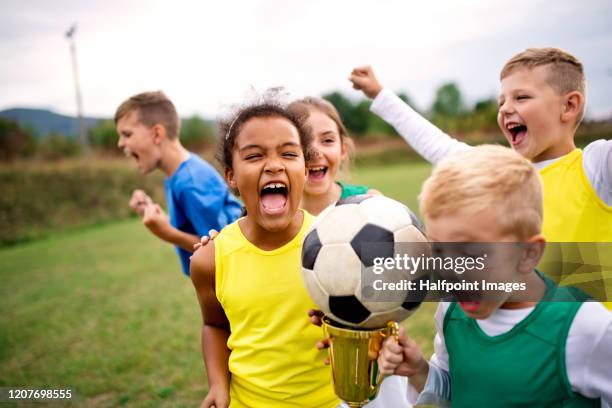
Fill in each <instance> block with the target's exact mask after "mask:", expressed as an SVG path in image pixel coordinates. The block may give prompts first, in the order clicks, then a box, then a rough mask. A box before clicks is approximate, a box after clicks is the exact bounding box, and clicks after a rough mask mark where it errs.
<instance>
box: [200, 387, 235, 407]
mask: <svg viewBox="0 0 612 408" xmlns="http://www.w3.org/2000/svg"><path fill="white" fill-rule="evenodd" d="M229 401H230V397H229V390H227V389H225V388H222V387H212V388H211V389H210V390H208V394H207V395H206V398H204V401H202V404H200V408H212V407H214V408H227V407H229Z"/></svg>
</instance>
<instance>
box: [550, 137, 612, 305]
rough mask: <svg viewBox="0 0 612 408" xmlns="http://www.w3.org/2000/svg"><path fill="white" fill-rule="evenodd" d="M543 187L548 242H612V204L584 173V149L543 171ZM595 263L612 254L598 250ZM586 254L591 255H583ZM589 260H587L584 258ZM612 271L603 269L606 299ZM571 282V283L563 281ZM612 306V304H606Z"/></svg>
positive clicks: (610, 291)
mask: <svg viewBox="0 0 612 408" xmlns="http://www.w3.org/2000/svg"><path fill="white" fill-rule="evenodd" d="M540 175H541V176H542V182H543V188H544V223H543V226H542V233H543V235H544V237H545V238H546V240H547V241H549V242H612V207H611V206H609V205H607V204H606V203H605V202H603V200H602V199H601V198H600V197H599V196H598V195H597V193H596V192H595V190H594V189H593V187H592V186H591V183H590V182H589V180H588V179H587V176H586V174H585V172H584V166H583V162H582V150H580V149H575V150H573V151H572V152H571V153H569V154H567V155H565V156H563V157H562V158H560V159H559V160H557V161H556V162H554V163H552V164H551V165H549V166H546V167H545V168H543V169H542V170H540ZM592 252H593V255H592V256H595V257H597V259H595V260H594V262H597V263H599V264H601V265H604V264H608V265H609V264H610V263H609V262H602V259H601V257H602V256H605V257H607V258H608V259H609V258H610V257H612V254H608V253H605V252H609V251H595V250H593V251H592ZM582 255H583V256H587V257H588V254H582ZM583 260H586V261H587V263H588V259H584V258H583ZM611 272H612V271H604V276H601V279H602V280H603V281H604V282H605V287H606V291H607V295H606V298H607V299H610V298H612V273H611ZM563 283H567V284H571V283H572V282H563ZM606 306H607V307H608V308H609V309H610V308H612V307H611V306H612V303H611V302H608V303H606Z"/></svg>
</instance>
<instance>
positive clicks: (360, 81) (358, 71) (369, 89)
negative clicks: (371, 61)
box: [349, 65, 383, 99]
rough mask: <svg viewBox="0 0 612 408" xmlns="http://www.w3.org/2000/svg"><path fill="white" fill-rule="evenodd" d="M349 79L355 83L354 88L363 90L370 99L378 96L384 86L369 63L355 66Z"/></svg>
mask: <svg viewBox="0 0 612 408" xmlns="http://www.w3.org/2000/svg"><path fill="white" fill-rule="evenodd" d="M349 81H351V82H352V83H353V88H355V89H357V90H359V91H362V92H363V93H364V94H365V96H367V97H368V98H370V99H374V98H376V96H377V95H378V93H379V92H380V91H381V90H382V88H383V87H382V85H381V84H380V82H378V79H377V78H376V75H374V70H373V69H372V67H371V66H369V65H363V66H360V67H356V68H354V69H353V71H352V72H351V75H350V76H349Z"/></svg>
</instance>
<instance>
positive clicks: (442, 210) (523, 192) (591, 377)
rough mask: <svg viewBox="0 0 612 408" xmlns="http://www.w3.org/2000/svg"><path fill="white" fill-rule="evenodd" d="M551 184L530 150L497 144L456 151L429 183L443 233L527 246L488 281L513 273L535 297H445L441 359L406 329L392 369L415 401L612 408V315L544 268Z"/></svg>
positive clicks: (440, 237)
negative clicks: (545, 186)
mask: <svg viewBox="0 0 612 408" xmlns="http://www.w3.org/2000/svg"><path fill="white" fill-rule="evenodd" d="M541 188H542V187H541V182H540V177H539V175H538V173H537V171H536V169H535V168H534V167H533V166H532V165H531V164H530V163H529V162H528V161H527V160H526V159H525V158H523V157H521V156H520V155H519V154H517V153H516V152H514V151H512V150H511V149H508V148H504V147H501V146H486V145H484V146H478V147H475V148H473V149H471V150H470V151H469V152H466V153H462V154H457V155H453V156H452V157H450V158H448V159H446V160H444V161H443V162H441V163H440V164H438V165H437V166H436V167H435V169H434V171H433V173H432V175H431V177H430V178H429V179H428V180H427V181H426V182H425V184H424V185H423V189H422V192H421V196H420V210H421V214H422V215H423V217H424V219H425V224H426V228H427V234H428V237H429V238H430V240H431V241H432V242H485V243H502V242H516V243H519V242H520V243H524V245H521V246H517V249H515V250H514V251H515V252H512V254H513V256H512V257H507V258H505V259H504V262H503V263H502V264H501V265H503V266H501V267H500V266H493V267H491V268H487V277H486V278H487V279H489V278H492V277H493V275H495V276H498V275H499V274H500V270H503V273H504V276H505V277H506V280H507V281H512V282H513V283H518V284H520V285H523V284H524V285H526V286H527V287H528V288H530V290H531V291H532V293H534V294H535V295H532V296H531V297H530V298H529V299H528V300H532V301H526V300H525V297H524V296H522V295H521V294H520V293H518V292H510V293H506V292H503V293H502V294H500V295H497V294H496V297H495V299H489V298H487V299H486V300H481V301H474V300H472V301H461V300H459V301H452V302H441V303H440V305H439V306H438V310H437V312H436V315H435V323H436V329H437V333H436V336H435V340H434V354H433V356H432V357H431V359H430V361H429V362H427V361H426V360H425V359H424V357H423V354H422V353H421V351H420V350H419V347H418V346H417V344H416V343H415V342H414V340H412V339H410V338H409V337H407V336H406V335H405V334H404V332H403V331H400V335H399V343H396V342H395V341H393V339H388V340H387V341H385V343H384V344H383V348H382V350H381V354H380V357H379V366H380V368H381V371H382V372H383V373H386V374H391V373H394V374H397V375H404V376H407V377H408V378H409V387H408V399H409V400H410V401H411V402H412V403H416V404H437V405H441V406H448V405H450V404H452V406H453V407H493V406H494V407H561V406H562V407H600V406H603V407H610V406H611V405H610V404H612V364H611V362H612V313H610V312H609V311H608V310H606V309H605V308H604V307H603V305H602V304H601V303H598V302H590V301H588V302H586V301H584V300H585V299H586V296H584V297H581V296H580V293H577V292H575V291H573V290H572V289H570V288H561V287H558V286H556V285H554V284H553V283H552V281H550V279H548V278H546V277H545V276H544V275H542V274H540V273H538V272H537V271H536V270H535V266H536V265H537V264H538V261H539V259H540V257H541V255H542V253H543V250H544V246H545V240H544V237H543V236H542V234H541V227H542V214H543V210H542V191H541ZM500 250H503V249H500V248H499V246H498V247H496V249H494V250H493V251H494V252H495V253H494V254H493V256H497V255H498V251H500ZM489 255H490V256H489V258H491V255H492V254H489ZM577 294H578V296H576V295H577ZM561 300H562V301H561ZM569 300H571V301H569Z"/></svg>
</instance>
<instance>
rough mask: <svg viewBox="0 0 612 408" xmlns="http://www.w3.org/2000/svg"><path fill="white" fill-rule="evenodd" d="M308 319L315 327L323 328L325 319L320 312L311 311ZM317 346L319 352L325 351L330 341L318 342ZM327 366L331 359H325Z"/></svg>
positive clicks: (322, 340)
mask: <svg viewBox="0 0 612 408" xmlns="http://www.w3.org/2000/svg"><path fill="white" fill-rule="evenodd" d="M308 317H309V320H310V323H312V324H314V325H315V326H321V324H323V320H321V319H322V318H323V312H322V311H320V310H316V309H310V310H309V311H308ZM315 346H316V347H317V350H325V349H326V348H329V340H328V339H321V340H319V341H317V344H316V345H315ZM325 365H329V357H325Z"/></svg>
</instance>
